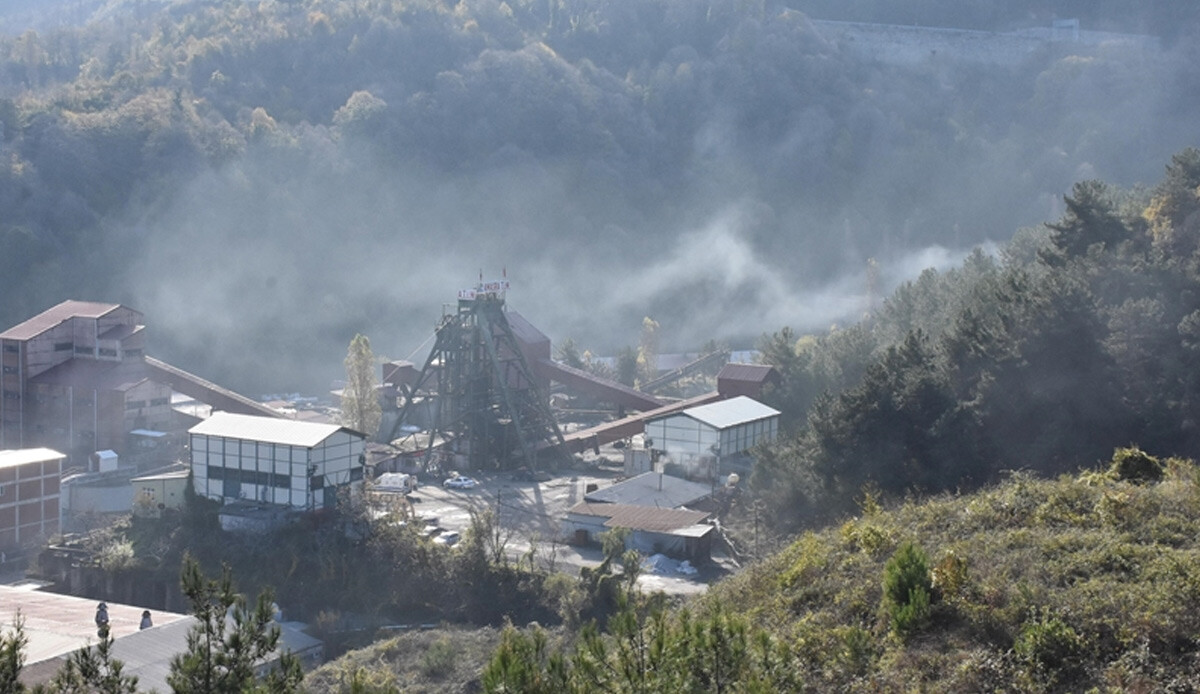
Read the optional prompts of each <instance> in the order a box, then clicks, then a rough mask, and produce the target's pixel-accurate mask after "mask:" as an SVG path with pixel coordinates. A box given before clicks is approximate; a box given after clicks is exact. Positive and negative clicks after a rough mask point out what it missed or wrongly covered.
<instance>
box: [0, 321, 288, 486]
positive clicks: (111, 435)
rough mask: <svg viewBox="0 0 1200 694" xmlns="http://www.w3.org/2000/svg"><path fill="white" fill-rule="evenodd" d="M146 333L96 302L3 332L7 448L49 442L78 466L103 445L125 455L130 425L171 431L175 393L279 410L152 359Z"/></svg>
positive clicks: (236, 408)
mask: <svg viewBox="0 0 1200 694" xmlns="http://www.w3.org/2000/svg"><path fill="white" fill-rule="evenodd" d="M145 333H146V330H145V326H144V325H143V324H142V314H141V313H140V312H139V311H135V310H133V309H131V308H127V307H125V306H121V305H120V304H107V303H98V302H91V301H64V302H62V303H61V304H58V305H57V306H54V307H53V308H50V309H48V310H46V311H44V312H42V313H40V314H38V315H36V316H34V317H33V318H30V319H29V320H26V321H25V322H23V323H20V324H18V325H15V326H13V327H11V328H9V329H7V330H5V331H4V332H0V449H6V448H9V449H11V448H31V447H36V446H46V447H49V448H53V449H56V450H59V451H62V452H64V453H66V454H67V455H68V457H69V460H70V462H71V463H72V464H74V465H84V464H86V461H87V459H88V456H89V455H90V454H91V453H93V452H95V451H99V450H105V449H110V450H114V451H117V452H125V451H126V450H127V449H128V448H129V447H130V445H129V444H130V432H133V431H137V430H143V431H145V430H162V431H169V430H171V428H172V427H173V426H174V424H173V410H172V409H171V394H172V392H176V391H177V392H181V393H185V394H187V395H191V396H192V397H195V398H197V399H199V400H201V401H203V402H207V403H208V404H210V405H213V406H218V407H220V408H222V409H225V410H229V411H233V412H243V413H253V414H259V415H265V416H278V415H277V413H275V412H273V411H271V410H270V409H268V408H266V407H263V406H261V405H259V404H258V403H255V402H253V401H251V400H249V399H248V398H245V397H243V396H240V395H238V394H237V393H233V392H231V391H228V390H225V389H222V388H220V387H219V386H216V385H215V384H212V383H209V382H208V381H205V380H204V379H201V378H198V377H196V376H193V375H191V374H189V373H187V372H185V371H182V370H180V369H177V368H175V367H172V366H170V365H169V364H165V363H163V362H161V361H158V360H156V359H153V358H151V357H149V356H147V355H146V345H145V342H146V339H145ZM184 428H186V427H184Z"/></svg>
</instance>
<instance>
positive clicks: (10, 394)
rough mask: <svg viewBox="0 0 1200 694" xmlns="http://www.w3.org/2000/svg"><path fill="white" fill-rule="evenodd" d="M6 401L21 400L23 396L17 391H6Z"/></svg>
mask: <svg viewBox="0 0 1200 694" xmlns="http://www.w3.org/2000/svg"><path fill="white" fill-rule="evenodd" d="M4 399H5V400H20V399H21V394H20V393H18V392H17V391H15V390H6V391H4Z"/></svg>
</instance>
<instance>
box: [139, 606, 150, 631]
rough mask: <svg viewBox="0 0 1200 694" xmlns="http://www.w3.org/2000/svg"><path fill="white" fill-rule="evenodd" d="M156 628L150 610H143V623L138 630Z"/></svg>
mask: <svg viewBox="0 0 1200 694" xmlns="http://www.w3.org/2000/svg"><path fill="white" fill-rule="evenodd" d="M152 626H154V622H153V621H152V620H151V619H150V610H142V623H141V625H139V626H138V629H149V628H150V627H152Z"/></svg>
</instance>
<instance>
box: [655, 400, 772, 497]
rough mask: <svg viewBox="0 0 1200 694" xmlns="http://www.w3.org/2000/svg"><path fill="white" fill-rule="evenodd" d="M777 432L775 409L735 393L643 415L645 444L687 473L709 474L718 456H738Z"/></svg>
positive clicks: (716, 465)
mask: <svg viewBox="0 0 1200 694" xmlns="http://www.w3.org/2000/svg"><path fill="white" fill-rule="evenodd" d="M778 433H779V410H776V409H774V408H772V407H768V406H766V405H764V404H762V403H761V402H758V401H757V400H753V399H751V398H748V397H746V396H744V395H739V396H737V397H734V398H730V399H728V400H718V401H717V402H711V403H708V404H705V405H699V406H696V407H690V408H688V409H685V410H681V411H679V412H674V413H671V414H664V415H662V416H660V417H654V418H651V419H648V420H646V423H645V437H646V438H648V439H649V440H650V443H648V444H647V446H649V447H650V448H651V449H652V450H653V451H655V452H657V453H658V457H659V460H660V461H663V462H664V464H665V463H666V462H670V463H674V464H676V465H680V466H682V467H683V469H684V473H685V474H686V475H687V476H689V477H704V478H706V479H713V478H715V477H717V476H718V475H719V474H720V466H721V459H722V457H724V458H726V459H732V458H737V457H741V455H742V454H744V453H745V452H746V451H749V450H750V449H751V448H753V447H754V446H755V445H757V444H759V443H766V442H769V441H774V440H775V437H776V436H777V435H778Z"/></svg>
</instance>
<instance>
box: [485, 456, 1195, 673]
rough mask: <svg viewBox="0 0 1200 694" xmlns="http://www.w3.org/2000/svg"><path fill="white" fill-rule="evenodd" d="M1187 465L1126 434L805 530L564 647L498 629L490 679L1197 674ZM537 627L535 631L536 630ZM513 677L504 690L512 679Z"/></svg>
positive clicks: (635, 604) (866, 506)
mask: <svg viewBox="0 0 1200 694" xmlns="http://www.w3.org/2000/svg"><path fill="white" fill-rule="evenodd" d="M1198 508H1200V469H1198V468H1197V467H1196V465H1195V464H1194V463H1192V462H1190V461H1183V460H1177V459H1172V460H1167V461H1159V460H1157V459H1155V458H1153V457H1151V456H1148V455H1146V454H1145V453H1143V452H1141V451H1139V450H1137V449H1121V450H1118V451H1117V452H1116V454H1115V455H1114V456H1113V461H1112V464H1111V466H1110V468H1109V469H1108V470H1107V471H1103V472H1085V473H1081V474H1077V475H1064V476H1061V477H1058V478H1056V479H1042V480H1039V479H1036V478H1034V477H1032V476H1029V475H1026V474H1015V475H1013V476H1012V477H1011V478H1010V479H1009V480H1007V481H1005V482H1003V483H1001V484H998V485H996V486H994V487H991V488H989V489H987V490H984V491H981V492H978V493H975V494H970V495H961V496H960V495H941V496H937V497H934V498H930V499H924V500H915V499H914V500H909V501H906V502H904V503H902V504H899V505H897V506H895V507H890V508H883V507H880V506H879V505H878V504H877V503H876V500H875V499H874V498H872V497H869V496H868V497H865V498H864V499H863V500H862V508H861V510H860V512H859V514H858V515H856V516H854V517H852V518H850V519H848V520H846V521H844V522H843V523H841V524H840V525H834V526H831V527H829V528H827V529H823V530H820V531H812V532H807V533H805V534H803V535H802V536H800V537H799V538H798V539H796V540H795V541H794V542H793V543H791V544H790V545H789V546H788V547H787V548H786V549H784V550H783V551H782V552H780V553H778V554H777V555H775V556H773V557H771V558H770V559H767V560H765V561H762V562H760V563H758V564H756V565H755V566H753V567H750V568H749V569H747V570H746V571H744V572H743V573H741V574H740V575H738V576H736V577H734V578H732V579H729V580H727V581H724V582H723V583H721V584H720V585H718V586H716V587H715V588H714V589H713V590H711V591H710V592H709V594H708V595H706V596H705V597H704V598H703V599H701V600H699V601H697V602H695V603H693V604H691V605H689V606H687V607H686V608H685V609H682V610H676V611H673V612H663V611H661V610H658V609H655V608H654V607H653V605H652V601H650V600H647V599H645V598H631V602H630V605H631V607H630V609H628V610H627V611H626V612H625V613H624V615H623V617H617V618H613V619H611V620H610V621H609V625H608V628H607V635H604V636H600V635H597V634H596V633H595V632H594V631H593V632H589V631H587V630H585V631H584V632H583V633H582V635H581V636H580V637H579V638H578V640H577V641H576V642H575V644H574V645H573V646H570V645H567V646H563V645H554V643H553V641H549V640H543V639H544V635H541V634H540V633H539V630H537V629H536V628H535V629H532V630H516V629H510V630H508V631H507V632H506V633H505V634H504V636H503V641H502V644H501V646H500V648H499V649H498V651H497V653H496V655H495V656H494V657H493V660H492V663H491V665H490V666H489V668H488V669H487V671H485V674H484V676H483V680H484V683H485V685H486V689H487V690H488V691H496V692H498V691H527V692H539V691H545V692H552V691H578V692H586V691H612V692H633V691H642V692H678V691H761V692H768V691H812V692H825V691H842V692H908V691H926V692H967V691H971V692H977V691H994V692H1000V691H1011V692H1067V691H1096V692H1119V691H1120V692H1124V691H1147V692H1148V691H1164V692H1165V691H1181V692H1182V691H1195V690H1196V688H1197V687H1200V659H1198V656H1200V645H1198V644H1197V641H1196V635H1197V633H1200V539H1198V538H1200V511H1198V510H1197V509H1198ZM539 644H540V645H539ZM506 687H507V688H506Z"/></svg>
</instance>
